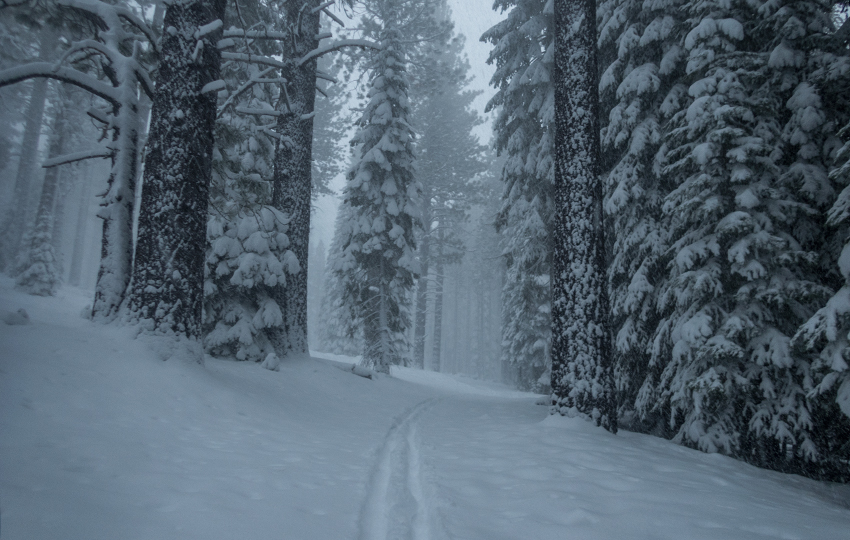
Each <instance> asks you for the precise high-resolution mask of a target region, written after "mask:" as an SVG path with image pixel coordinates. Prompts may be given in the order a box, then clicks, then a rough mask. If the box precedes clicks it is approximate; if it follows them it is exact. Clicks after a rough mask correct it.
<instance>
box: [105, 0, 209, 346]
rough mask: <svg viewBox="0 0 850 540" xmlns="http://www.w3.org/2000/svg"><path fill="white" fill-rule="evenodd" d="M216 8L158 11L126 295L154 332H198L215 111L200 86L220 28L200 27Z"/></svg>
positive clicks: (195, 5) (202, 5)
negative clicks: (156, 56) (158, 40)
mask: <svg viewBox="0 0 850 540" xmlns="http://www.w3.org/2000/svg"><path fill="white" fill-rule="evenodd" d="M224 8H225V1H224V0H212V1H207V2H201V1H183V2H172V3H169V4H168V6H167V8H166V12H165V21H164V27H165V28H167V29H169V31H166V32H164V33H163V37H162V44H161V53H160V62H159V76H158V79H157V86H156V93H155V95H154V100H153V107H152V110H151V130H150V134H149V137H148V150H147V156H146V159H145V172H144V181H143V186H142V201H141V206H140V211H139V221H138V241H137V245H136V257H135V264H134V268H133V282H132V289H131V293H130V294H131V296H130V298H129V311H130V319H131V320H135V321H139V322H141V323H142V325H143V326H144V327H145V328H146V329H147V330H149V331H154V332H157V333H165V334H176V335H183V336H187V337H190V338H197V337H200V335H201V310H202V306H203V284H204V248H205V245H206V224H207V205H208V202H209V183H210V177H211V174H212V150H213V128H214V124H215V113H216V92H214V91H207V92H204V87H205V86H206V85H208V84H209V83H212V82H213V81H216V80H218V78H219V72H220V67H221V54H220V53H219V51H218V49H217V48H216V43H217V42H218V40H219V39H220V37H221V30H214V31H209V29H210V28H213V27H211V26H206V27H205V25H211V24H212V23H213V22H214V21H217V20H221V19H223V18H224ZM172 28H173V29H174V30H173V31H171V29H172ZM201 32H202V33H203V34H202V35H199V33H201ZM196 36H198V37H196ZM104 232H105V231H104Z"/></svg>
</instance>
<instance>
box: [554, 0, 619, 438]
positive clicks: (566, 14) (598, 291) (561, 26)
mask: <svg viewBox="0 0 850 540" xmlns="http://www.w3.org/2000/svg"><path fill="white" fill-rule="evenodd" d="M595 21H596V2H595V0H569V1H561V2H555V28H556V31H555V34H556V35H555V74H554V81H553V82H554V86H555V102H556V106H555V219H554V224H555V230H554V241H555V242H554V250H553V263H552V264H553V271H552V277H553V287H552V294H553V298H552V349H551V354H552V392H553V396H552V404H553V412H558V413H560V414H568V415H576V414H578V415H586V416H589V417H590V418H592V419H593V420H594V421H595V422H596V424H597V425H602V426H603V427H605V428H606V429H608V430H610V431H612V432H615V433H616V431H617V417H616V410H617V409H616V398H615V393H614V384H613V375H612V366H611V335H610V328H609V324H608V312H609V308H608V296H607V290H606V280H605V242H604V229H603V223H602V183H601V181H600V178H599V160H600V146H599V118H598V116H599V96H598V84H597V71H596V22H595Z"/></svg>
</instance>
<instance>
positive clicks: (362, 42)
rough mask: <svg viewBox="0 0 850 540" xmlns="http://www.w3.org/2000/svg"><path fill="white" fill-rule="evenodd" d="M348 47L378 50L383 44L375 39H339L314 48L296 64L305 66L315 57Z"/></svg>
mask: <svg viewBox="0 0 850 540" xmlns="http://www.w3.org/2000/svg"><path fill="white" fill-rule="evenodd" d="M346 47H361V48H363V49H375V50H376V51H380V50H381V45H380V44H378V43H375V42H374V41H369V40H368V39H341V40H339V41H335V42H333V43H329V44H328V45H325V46H324V47H319V48H317V49H313V50H312V51H310V52H308V53H307V54H305V55H304V56H303V58H301V60H299V61H298V63H297V64H296V66H297V67H301V66H303V65H304V64H305V63H306V62H309V61H310V60H312V59H313V58H318V57H320V56H324V55H326V54H328V53H330V52H334V51H338V50H340V49H344V48H346Z"/></svg>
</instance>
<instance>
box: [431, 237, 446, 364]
mask: <svg viewBox="0 0 850 540" xmlns="http://www.w3.org/2000/svg"><path fill="white" fill-rule="evenodd" d="M440 252H441V245H440V243H439V242H438V243H437V257H436V258H437V264H436V268H435V276H434V278H435V279H434V344H433V347H434V348H433V351H434V353H433V358H431V368H432V369H433V370H434V371H436V372H437V373H439V372H440V369H441V365H440V353H441V352H442V345H443V343H442V337H443V285H444V284H445V276H444V275H443V261H442V253H440Z"/></svg>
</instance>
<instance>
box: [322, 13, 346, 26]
mask: <svg viewBox="0 0 850 540" xmlns="http://www.w3.org/2000/svg"><path fill="white" fill-rule="evenodd" d="M322 13H324V14H325V15H327V16H328V17H330V18H331V19H333V21H334V22H335V23H337V24H338V25H340V26H342V27H343V28H345V23H344V22H342V19H340V18H339V17H337V16H336V15H334V14H333V13H331V12H330V11H328V10H327V9H323V10H322Z"/></svg>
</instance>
